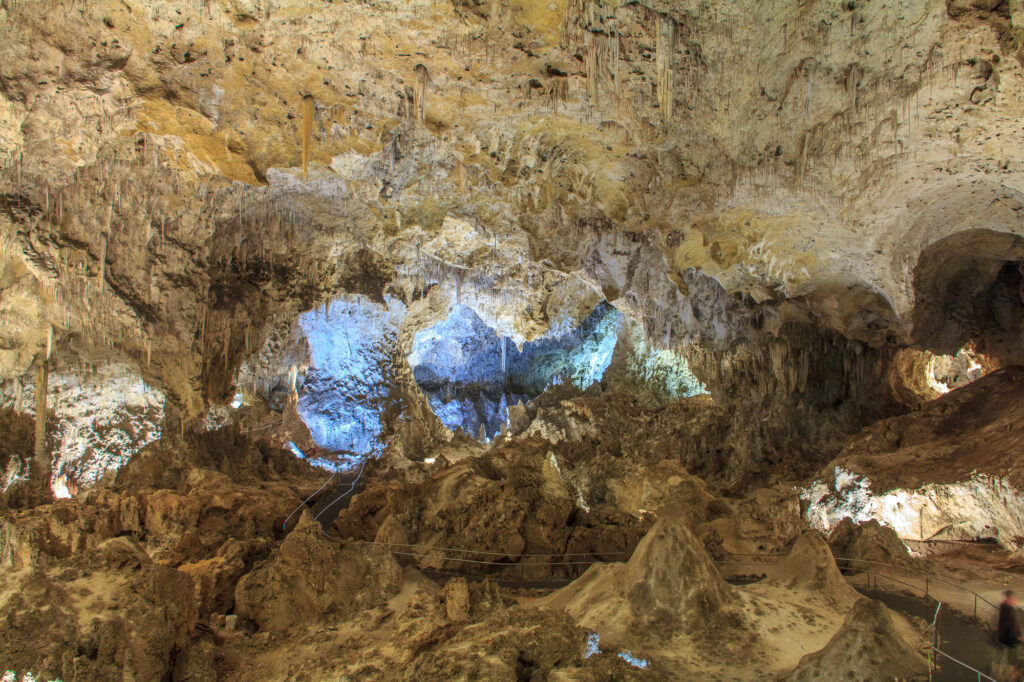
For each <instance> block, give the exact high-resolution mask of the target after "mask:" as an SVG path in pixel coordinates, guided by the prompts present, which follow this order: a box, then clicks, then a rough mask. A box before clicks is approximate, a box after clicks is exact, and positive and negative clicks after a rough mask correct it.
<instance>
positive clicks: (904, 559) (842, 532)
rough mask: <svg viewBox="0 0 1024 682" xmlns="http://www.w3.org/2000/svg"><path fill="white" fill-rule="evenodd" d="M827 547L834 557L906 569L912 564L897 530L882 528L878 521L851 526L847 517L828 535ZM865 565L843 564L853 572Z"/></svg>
mask: <svg viewBox="0 0 1024 682" xmlns="http://www.w3.org/2000/svg"><path fill="white" fill-rule="evenodd" d="M828 544H829V547H831V548H832V553H833V554H834V555H835V556H837V557H843V558H844V559H855V560H859V561H875V562H878V563H881V564H888V565H890V566H898V567H903V568H907V567H909V566H910V565H911V564H912V561H913V560H912V558H911V556H910V552H909V551H908V550H907V546H906V545H904V544H903V543H902V542H901V541H900V538H899V536H898V535H896V531H894V530H893V529H892V528H890V527H888V526H883V525H882V524H880V523H879V522H878V520H877V519H871V520H870V521H865V522H863V523H854V522H853V519H851V518H850V517H846V518H845V519H843V520H842V521H840V522H839V525H838V526H836V527H835V528H834V529H833V530H832V532H831V533H830V534H829V536H828ZM866 566H867V565H866V564H861V565H859V566H858V564H857V563H855V562H847V564H846V567H848V568H852V569H858V568H865V567H866Z"/></svg>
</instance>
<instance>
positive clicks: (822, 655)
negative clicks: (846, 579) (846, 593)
mask: <svg viewBox="0 0 1024 682" xmlns="http://www.w3.org/2000/svg"><path fill="white" fill-rule="evenodd" d="M927 671H928V664H927V662H926V661H925V659H924V656H922V655H921V653H920V652H919V651H917V649H916V648H915V647H914V646H912V645H911V644H910V643H908V642H907V641H906V640H905V639H904V637H903V635H902V634H901V633H900V632H899V631H898V630H897V628H896V627H895V625H894V623H893V619H892V616H891V615H890V613H889V611H888V610H887V609H886V608H885V607H884V606H883V605H882V604H880V603H879V602H876V601H872V600H870V599H864V598H861V599H859V600H858V601H857V603H856V604H854V606H853V609H852V610H851V611H850V614H849V615H848V616H847V617H846V622H845V623H843V627H842V629H840V630H839V632H837V633H836V634H835V636H834V637H833V638H832V639H831V640H830V641H829V643H828V646H826V647H825V648H824V649H822V650H821V651H818V652H816V653H813V654H808V655H807V656H805V657H804V658H803V659H801V660H800V664H799V665H798V666H797V667H796V670H794V671H793V672H792V673H791V674H790V675H788V676H787V677H786V678H785V679H787V680H821V679H842V680H858V681H860V680H863V681H864V682H867V681H868V680H882V679H886V680H888V679H912V678H915V677H916V676H920V675H924V674H925V673H927Z"/></svg>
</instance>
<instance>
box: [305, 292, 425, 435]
mask: <svg viewBox="0 0 1024 682" xmlns="http://www.w3.org/2000/svg"><path fill="white" fill-rule="evenodd" d="M404 312H405V311H404V308H403V307H402V305H401V303H398V302H396V301H393V300H390V299H389V300H388V301H387V305H380V304H377V303H373V302H371V301H369V300H367V299H365V298H362V297H360V296H345V297H342V298H338V299H335V300H334V301H332V302H331V303H330V304H328V305H327V306H326V307H324V308H317V309H315V310H311V311H309V312H307V313H303V314H302V315H301V316H300V317H299V325H300V327H301V328H302V331H303V333H304V334H305V336H306V340H307V342H308V343H309V350H310V367H309V370H308V371H307V373H306V377H305V384H304V385H303V387H302V393H301V395H300V396H299V402H298V406H297V407H298V412H299V416H300V417H302V420H303V421H304V422H305V423H306V426H308V427H309V431H310V434H311V435H312V437H313V441H314V442H315V443H316V444H317V445H319V446H320V447H323V448H328V449H330V450H335V451H347V452H352V453H356V454H366V453H369V452H371V451H372V450H374V449H375V448H376V447H377V445H378V437H379V436H380V434H381V430H382V428H383V427H382V425H381V422H380V415H381V414H382V413H383V411H384V406H385V402H386V400H387V398H388V394H389V391H390V387H391V386H393V385H394V379H393V372H394V370H393V367H394V354H395V348H396V347H397V342H398V329H399V325H400V324H401V321H402V317H403V316H404Z"/></svg>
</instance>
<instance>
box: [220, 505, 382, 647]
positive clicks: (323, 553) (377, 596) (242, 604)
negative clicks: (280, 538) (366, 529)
mask: <svg viewBox="0 0 1024 682" xmlns="http://www.w3.org/2000/svg"><path fill="white" fill-rule="evenodd" d="M401 581H402V571H401V568H399V566H398V563H397V562H396V561H395V559H394V557H393V556H391V553H390V552H389V551H388V550H386V549H384V548H383V547H378V546H376V545H364V544H362V543H354V544H351V545H349V546H347V547H345V548H343V549H342V548H340V547H338V545H337V544H336V543H335V542H334V541H332V540H329V539H327V538H325V537H323V535H322V534H321V527H320V524H318V523H317V522H316V521H314V520H313V518H312V516H311V515H310V514H309V512H308V511H304V512H303V514H302V519H301V520H300V521H299V525H298V526H297V527H296V528H295V530H293V531H292V532H291V533H289V534H288V537H286V538H285V539H284V542H282V543H281V548H280V550H279V551H278V553H277V556H275V557H274V558H273V559H272V560H271V561H270V562H268V563H267V564H265V565H264V566H263V567H262V568H260V569H258V570H256V571H253V572H252V573H249V574H247V575H246V576H244V577H243V578H242V580H241V581H240V582H239V583H238V587H237V588H236V590H235V609H236V611H237V613H238V615H239V616H241V617H243V618H248V619H250V620H252V621H253V622H255V623H256V624H257V625H258V626H259V627H260V628H261V629H265V630H272V631H276V632H282V631H284V630H287V629H288V628H289V627H292V626H294V625H298V624H300V623H309V622H315V621H317V620H320V619H322V618H324V617H327V616H332V617H335V618H339V619H346V618H348V617H350V616H352V615H354V614H356V613H359V612H360V611H363V610H365V609H369V608H372V607H374V606H378V605H380V604H383V603H384V602H385V601H386V600H387V599H388V598H389V597H390V596H392V595H394V594H395V593H396V592H397V591H398V588H399V585H400V584H401Z"/></svg>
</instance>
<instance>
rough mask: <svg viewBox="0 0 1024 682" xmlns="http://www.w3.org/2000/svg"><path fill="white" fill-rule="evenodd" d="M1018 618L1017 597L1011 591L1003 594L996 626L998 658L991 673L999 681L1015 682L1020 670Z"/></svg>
mask: <svg viewBox="0 0 1024 682" xmlns="http://www.w3.org/2000/svg"><path fill="white" fill-rule="evenodd" d="M1020 635H1021V632H1020V616H1019V614H1018V613H1017V595H1016V594H1014V592H1013V590H1007V591H1006V592H1004V593H1003V601H1002V603H1001V604H1000V605H999V622H998V625H997V626H996V640H997V641H998V642H999V658H998V663H997V664H996V669H995V670H994V671H993V672H994V673H995V676H996V678H997V679H999V680H1007V681H1011V680H1014V681H1015V680H1017V679H1019V678H1018V670H1019V668H1020V650H1021V647H1020Z"/></svg>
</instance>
